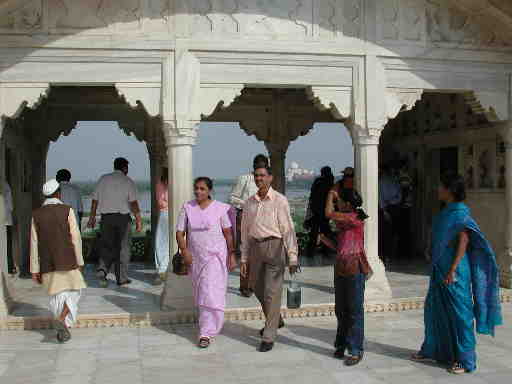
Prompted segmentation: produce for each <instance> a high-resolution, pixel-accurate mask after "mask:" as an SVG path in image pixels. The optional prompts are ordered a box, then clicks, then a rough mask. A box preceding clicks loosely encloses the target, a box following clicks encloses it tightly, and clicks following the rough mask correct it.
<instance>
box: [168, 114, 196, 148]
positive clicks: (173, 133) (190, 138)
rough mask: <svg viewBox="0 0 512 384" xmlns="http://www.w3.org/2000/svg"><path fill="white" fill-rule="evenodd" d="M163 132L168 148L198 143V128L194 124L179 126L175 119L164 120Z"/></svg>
mask: <svg viewBox="0 0 512 384" xmlns="http://www.w3.org/2000/svg"><path fill="white" fill-rule="evenodd" d="M163 134H164V139H165V146H166V147H167V148H170V147H176V146H183V145H188V146H194V145H196V139H197V128H196V126H195V125H194V124H192V125H191V126H189V127H185V128H178V127H177V124H176V122H175V121H163Z"/></svg>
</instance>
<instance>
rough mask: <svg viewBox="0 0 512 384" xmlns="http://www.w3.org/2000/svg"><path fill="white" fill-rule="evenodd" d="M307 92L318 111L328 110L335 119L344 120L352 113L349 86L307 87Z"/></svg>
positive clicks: (350, 89)
mask: <svg viewBox="0 0 512 384" xmlns="http://www.w3.org/2000/svg"><path fill="white" fill-rule="evenodd" d="M307 93H308V97H309V99H310V100H312V101H313V103H314V104H315V106H316V107H317V108H318V109H319V110H320V111H326V110H328V111H329V112H330V113H331V114H332V116H333V117H334V119H336V120H340V121H341V120H345V119H347V118H348V117H349V116H350V115H351V114H352V107H353V106H352V88H351V87H309V88H307Z"/></svg>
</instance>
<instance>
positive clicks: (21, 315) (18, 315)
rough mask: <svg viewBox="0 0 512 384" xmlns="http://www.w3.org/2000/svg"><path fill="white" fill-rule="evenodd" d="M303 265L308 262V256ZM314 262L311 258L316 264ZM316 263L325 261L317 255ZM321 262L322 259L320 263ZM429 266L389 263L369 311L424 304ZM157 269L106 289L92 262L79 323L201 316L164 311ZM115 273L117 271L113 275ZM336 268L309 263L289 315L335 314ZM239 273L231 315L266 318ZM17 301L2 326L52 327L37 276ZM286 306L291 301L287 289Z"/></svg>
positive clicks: (136, 267) (22, 286)
mask: <svg viewBox="0 0 512 384" xmlns="http://www.w3.org/2000/svg"><path fill="white" fill-rule="evenodd" d="M303 264H307V261H304V262H303ZM310 264H311V263H310ZM316 264H317V265H318V264H319V262H318V260H317V262H316ZM320 264H321V263H320ZM427 271H428V266H427V265H426V264H423V263H412V264H410V263H402V264H394V265H391V266H390V267H389V268H388V272H387V276H388V279H389V281H390V285H391V289H392V293H393V297H392V299H390V300H385V301H376V302H367V303H366V309H367V311H368V312H384V311H401V310H407V309H418V308H421V307H422V305H423V298H424V296H425V294H426V290H427V285H428V275H427ZM153 273H154V271H153V269H150V268H149V267H148V266H145V265H143V264H132V265H131V266H130V277H131V278H132V279H133V282H132V284H130V285H129V286H125V287H117V285H116V284H115V282H114V281H113V280H111V281H110V284H109V287H108V288H100V287H99V285H98V282H97V280H96V278H95V274H94V268H93V266H92V265H90V266H88V267H87V268H86V272H85V277H86V281H87V284H88V288H87V289H85V290H84V291H83V297H82V299H81V302H80V310H79V314H80V316H79V323H78V327H83V328H85V327H102V326H107V327H110V326H148V325H156V324H176V323H190V322H194V321H195V319H196V316H195V312H194V311H193V310H183V309H181V310H178V311H176V310H175V308H172V307H171V308H167V310H166V311H161V310H160V294H161V292H162V288H163V287H162V286H158V287H155V286H153V285H152V284H151V282H152V279H153ZM110 277H111V278H113V276H110ZM332 280H333V269H332V266H329V265H321V266H305V267H303V269H302V273H301V274H300V281H301V283H302V287H303V304H304V305H303V307H302V308H301V309H300V310H286V309H283V314H284V316H285V317H313V316H329V315H332V314H333V310H334V306H333V303H334V289H333V281H332ZM238 282H239V277H238V272H237V271H235V272H233V273H231V274H230V278H229V285H228V298H227V302H228V310H227V312H226V318H227V319H231V320H251V319H260V318H261V316H262V314H261V311H260V308H259V305H258V302H257V300H256V298H255V297H254V296H253V297H251V298H245V297H242V296H241V295H240V294H239V291H238V287H239V284H238ZM12 284H13V286H14V294H15V295H14V303H13V307H12V311H11V316H10V317H9V318H8V319H7V322H5V323H4V324H0V328H2V327H3V328H9V329H33V328H47V327H50V326H51V325H50V322H49V321H48V319H49V312H48V309H47V302H48V297H47V296H46V294H45V292H44V291H43V290H42V289H41V287H40V286H37V285H36V284H34V283H33V282H32V281H31V280H21V279H16V280H14V281H12ZM511 296H512V295H511V293H510V291H509V290H504V291H503V300H504V301H510V300H511ZM283 305H286V297H285V292H283Z"/></svg>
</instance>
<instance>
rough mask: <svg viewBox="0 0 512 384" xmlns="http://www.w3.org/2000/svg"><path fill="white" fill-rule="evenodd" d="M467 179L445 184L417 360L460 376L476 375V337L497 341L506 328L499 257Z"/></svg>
mask: <svg viewBox="0 0 512 384" xmlns="http://www.w3.org/2000/svg"><path fill="white" fill-rule="evenodd" d="M465 197H466V192H465V187H464V179H463V178H462V177H460V176H457V175H449V174H447V175H444V176H443V177H442V178H441V186H440V188H439V199H440V200H441V201H442V202H443V203H445V204H446V206H445V208H444V209H443V210H442V211H441V212H440V213H439V215H438V216H437V217H436V218H435V220H434V224H433V228H432V232H433V233H432V269H431V275H430V286H429V289H428V294H427V298H426V300H425V314H424V322H425V340H424V342H423V345H422V347H421V349H420V351H419V352H417V353H415V354H414V355H413V356H412V358H413V359H414V360H417V361H419V360H427V359H431V360H436V361H437V362H439V363H442V364H448V365H449V366H450V368H449V369H448V371H449V372H451V373H454V374H460V373H465V372H472V371H474V370H475V369H476V352H475V346H476V337H475V321H476V331H477V332H478V333H480V334H486V335H493V336H494V327H495V326H497V325H501V324H502V318H501V308H500V301H499V280H498V267H497V264H496V258H495V255H494V252H493V250H492V248H491V246H490V244H489V242H488V241H487V240H486V238H485V236H484V235H483V233H482V232H481V231H480V228H479V227H478V225H477V224H476V222H475V221H474V220H473V218H472V217H471V212H470V210H469V208H468V207H467V206H466V205H465V204H464V203H463V201H464V200H465Z"/></svg>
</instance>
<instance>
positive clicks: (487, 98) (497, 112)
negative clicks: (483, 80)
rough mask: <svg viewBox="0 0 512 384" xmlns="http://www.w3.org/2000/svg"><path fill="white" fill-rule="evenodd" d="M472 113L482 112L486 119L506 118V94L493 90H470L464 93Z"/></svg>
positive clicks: (494, 120) (507, 117)
mask: <svg viewBox="0 0 512 384" xmlns="http://www.w3.org/2000/svg"><path fill="white" fill-rule="evenodd" d="M464 98H465V101H466V104H468V105H469V106H470V108H471V110H472V111H473V113H474V114H484V115H485V117H486V118H487V120H489V121H491V122H496V121H500V120H508V119H509V116H508V108H509V105H508V103H509V101H508V95H503V94H499V93H495V92H485V91H470V92H467V93H465V94H464Z"/></svg>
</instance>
